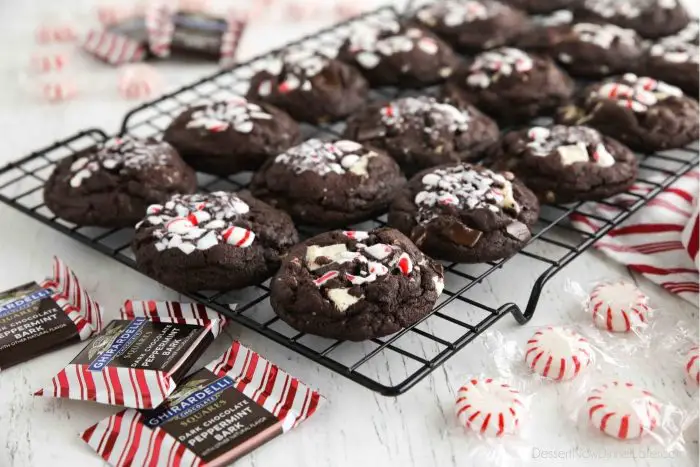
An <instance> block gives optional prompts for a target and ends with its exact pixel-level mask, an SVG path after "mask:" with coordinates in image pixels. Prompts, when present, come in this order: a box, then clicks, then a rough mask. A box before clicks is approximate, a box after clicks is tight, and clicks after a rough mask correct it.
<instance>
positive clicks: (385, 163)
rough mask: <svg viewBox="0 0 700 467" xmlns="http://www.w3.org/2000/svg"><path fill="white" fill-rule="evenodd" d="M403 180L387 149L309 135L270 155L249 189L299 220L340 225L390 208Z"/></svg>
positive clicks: (329, 225) (317, 223) (313, 223)
mask: <svg viewBox="0 0 700 467" xmlns="http://www.w3.org/2000/svg"><path fill="white" fill-rule="evenodd" d="M405 182H406V180H405V179H404V177H403V175H401V171H400V170H399V166H398V165H397V164H396V162H395V161H394V160H393V159H392V158H391V157H389V156H387V155H386V154H384V153H383V152H379V151H374V150H371V149H369V148H365V147H363V146H362V145H361V144H359V143H356V142H354V141H347V140H341V141H335V142H329V141H321V140H318V139H310V140H308V141H305V142H303V143H302V144H300V145H299V146H296V147H293V148H291V149H289V150H288V151H287V152H285V153H283V154H280V155H279V156H277V157H275V158H271V159H269V160H268V161H267V162H266V163H265V165H263V167H262V168H261V169H260V170H259V171H258V172H257V173H256V174H255V176H254V177H253V181H252V182H251V191H252V192H253V194H254V195H255V196H257V197H258V198H260V199H262V200H263V201H266V202H268V203H270V204H271V205H273V206H275V207H278V208H280V209H283V210H285V211H287V212H288V213H290V214H291V215H292V217H293V218H294V219H295V220H296V221H298V222H301V223H305V224H311V225H318V226H323V227H340V226H344V225H348V224H352V223H354V222H359V221H363V220H366V219H369V218H371V217H373V216H374V215H376V214H379V213H381V212H384V211H386V209H387V207H388V205H389V203H390V201H391V197H392V196H393V194H394V191H395V190H397V189H398V188H400V187H401V186H402V185H403V184H404V183H405Z"/></svg>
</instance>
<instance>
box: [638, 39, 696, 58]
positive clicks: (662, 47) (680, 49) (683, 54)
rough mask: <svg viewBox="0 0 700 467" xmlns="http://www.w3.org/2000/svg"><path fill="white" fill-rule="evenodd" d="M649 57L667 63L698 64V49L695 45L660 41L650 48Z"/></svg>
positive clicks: (678, 41) (677, 41)
mask: <svg viewBox="0 0 700 467" xmlns="http://www.w3.org/2000/svg"><path fill="white" fill-rule="evenodd" d="M667 39H671V38H667ZM649 55H651V56H652V57H661V58H662V59H663V60H664V61H667V62H669V63H695V64H697V63H698V55H700V49H698V46H697V45H695V44H691V43H688V42H683V41H680V40H676V41H672V40H662V41H661V42H658V43H656V44H654V45H652V46H651V48H650V49H649Z"/></svg>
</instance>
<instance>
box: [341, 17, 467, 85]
mask: <svg viewBox="0 0 700 467" xmlns="http://www.w3.org/2000/svg"><path fill="white" fill-rule="evenodd" d="M338 58H339V59H340V60H343V61H344V62H346V63H349V64H351V65H353V66H356V67H357V68H358V69H359V70H360V71H362V73H363V74H364V75H365V77H366V78H367V80H368V81H369V82H370V84H371V85H373V86H398V87H402V88H420V87H425V86H429V85H431V84H435V83H439V82H442V81H445V79H446V78H447V77H448V76H450V75H451V74H452V72H453V71H454V70H455V68H457V64H458V58H457V56H456V55H455V54H454V52H453V51H452V49H451V48H450V46H449V45H447V44H446V43H445V42H443V41H442V40H441V39H438V38H437V36H435V35H434V34H432V33H430V32H428V31H426V30H424V29H421V28H418V27H415V26H412V25H401V24H400V23H399V22H398V21H396V20H393V19H384V20H383V21H382V22H381V23H362V24H361V25H360V26H357V27H356V29H355V30H354V31H353V33H352V34H351V35H350V37H349V38H348V40H347V41H346V42H345V43H344V44H343V46H342V47H341V48H340V51H339V52H338Z"/></svg>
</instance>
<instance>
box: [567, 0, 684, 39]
mask: <svg viewBox="0 0 700 467" xmlns="http://www.w3.org/2000/svg"><path fill="white" fill-rule="evenodd" d="M574 17H575V19H576V21H580V22H584V21H585V22H596V23H612V24H616V25H618V26H620V27H623V28H630V29H634V30H635V31H637V32H638V33H639V35H640V36H642V37H645V38H647V39H658V38H659V37H663V36H668V35H671V34H674V33H676V32H678V31H680V30H681V29H683V28H684V27H686V26H687V25H688V22H689V21H690V17H689V16H688V12H687V11H686V9H685V7H684V6H683V4H682V3H681V2H680V0H583V2H582V3H581V4H580V6H579V7H578V8H576V9H575V12H574Z"/></svg>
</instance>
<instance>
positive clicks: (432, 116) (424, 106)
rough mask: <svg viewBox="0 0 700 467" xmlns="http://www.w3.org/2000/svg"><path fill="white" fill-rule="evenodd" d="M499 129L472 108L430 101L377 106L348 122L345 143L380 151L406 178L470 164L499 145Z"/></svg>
mask: <svg viewBox="0 0 700 467" xmlns="http://www.w3.org/2000/svg"><path fill="white" fill-rule="evenodd" d="M498 136H499V134H498V126H497V125H496V123H494V121H493V120H491V119H490V118H489V117H487V116H486V115H484V114H482V113H481V112H479V111H478V110H477V109H476V108H474V107H473V106H471V105H468V104H463V105H462V107H461V108H457V107H455V106H452V105H450V104H445V103H442V102H440V101H438V100H436V99H435V98H434V97H429V96H419V97H404V98H401V99H397V100H395V101H393V102H389V103H375V104H373V105H370V106H369V107H367V108H366V109H364V110H362V111H360V112H359V113H357V114H355V115H353V116H352V117H350V119H349V120H348V126H347V128H346V130H345V137H346V138H348V139H352V140H355V141H358V142H360V143H363V144H368V145H370V146H373V147H377V148H381V149H384V150H385V151H387V152H388V153H389V155H391V156H392V157H393V158H394V159H396V161H397V162H398V163H399V165H400V166H401V168H402V169H403V170H404V172H406V173H409V174H410V173H415V172H417V171H419V170H422V169H424V168H426V167H432V166H435V165H440V164H445V163H448V162H459V161H463V160H474V159H477V158H479V157H481V155H482V153H483V151H484V149H485V148H486V147H488V146H489V145H491V144H493V143H494V142H495V141H496V140H497V139H498Z"/></svg>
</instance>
